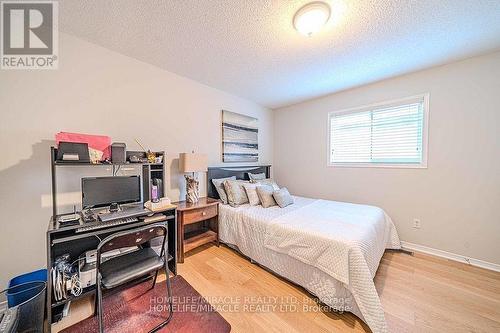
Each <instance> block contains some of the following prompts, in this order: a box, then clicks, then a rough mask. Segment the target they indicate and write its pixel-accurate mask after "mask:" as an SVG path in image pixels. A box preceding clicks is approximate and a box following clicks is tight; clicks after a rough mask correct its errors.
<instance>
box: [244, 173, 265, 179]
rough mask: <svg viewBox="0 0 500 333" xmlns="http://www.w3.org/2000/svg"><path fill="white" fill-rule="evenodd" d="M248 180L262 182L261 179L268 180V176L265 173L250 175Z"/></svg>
mask: <svg viewBox="0 0 500 333" xmlns="http://www.w3.org/2000/svg"><path fill="white" fill-rule="evenodd" d="M248 178H250V180H260V179H266V174H265V173H264V172H262V173H250V172H249V173H248Z"/></svg>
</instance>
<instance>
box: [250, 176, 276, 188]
mask: <svg viewBox="0 0 500 333" xmlns="http://www.w3.org/2000/svg"><path fill="white" fill-rule="evenodd" d="M250 183H252V184H258V185H269V186H272V187H273V189H274V190H275V191H277V190H279V189H280V187H279V186H278V184H276V182H275V181H274V180H273V179H272V178H266V179H255V180H251V181H250Z"/></svg>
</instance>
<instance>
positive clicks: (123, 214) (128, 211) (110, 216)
mask: <svg viewBox="0 0 500 333" xmlns="http://www.w3.org/2000/svg"><path fill="white" fill-rule="evenodd" d="M147 214H151V211H150V210H148V209H145V208H144V207H142V206H140V207H133V208H125V209H123V210H120V211H118V212H113V213H105V214H99V219H100V220H101V221H102V222H108V221H114V220H116V219H125V218H129V217H136V216H141V215H147Z"/></svg>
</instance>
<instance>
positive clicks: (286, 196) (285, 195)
mask: <svg viewBox="0 0 500 333" xmlns="http://www.w3.org/2000/svg"><path fill="white" fill-rule="evenodd" d="M273 198H274V200H275V201H276V203H277V204H278V206H280V207H281V208H283V207H286V206H288V205H291V204H293V197H292V196H291V195H290V192H288V190H287V188H286V187H282V188H280V189H279V190H277V191H274V192H273Z"/></svg>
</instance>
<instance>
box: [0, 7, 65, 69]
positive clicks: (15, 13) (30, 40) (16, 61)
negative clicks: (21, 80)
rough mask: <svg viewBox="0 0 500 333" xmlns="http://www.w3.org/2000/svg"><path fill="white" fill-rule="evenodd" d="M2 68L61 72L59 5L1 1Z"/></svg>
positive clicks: (0, 62)
mask: <svg viewBox="0 0 500 333" xmlns="http://www.w3.org/2000/svg"><path fill="white" fill-rule="evenodd" d="M1 19H2V23H1V30H2V31H1V54H0V58H1V59H0V64H1V68H2V69H57V66H58V54H57V53H58V30H57V19H58V3H57V2H56V1H29V2H24V1H23V2H17V1H16V2H14V1H2V2H1Z"/></svg>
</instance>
